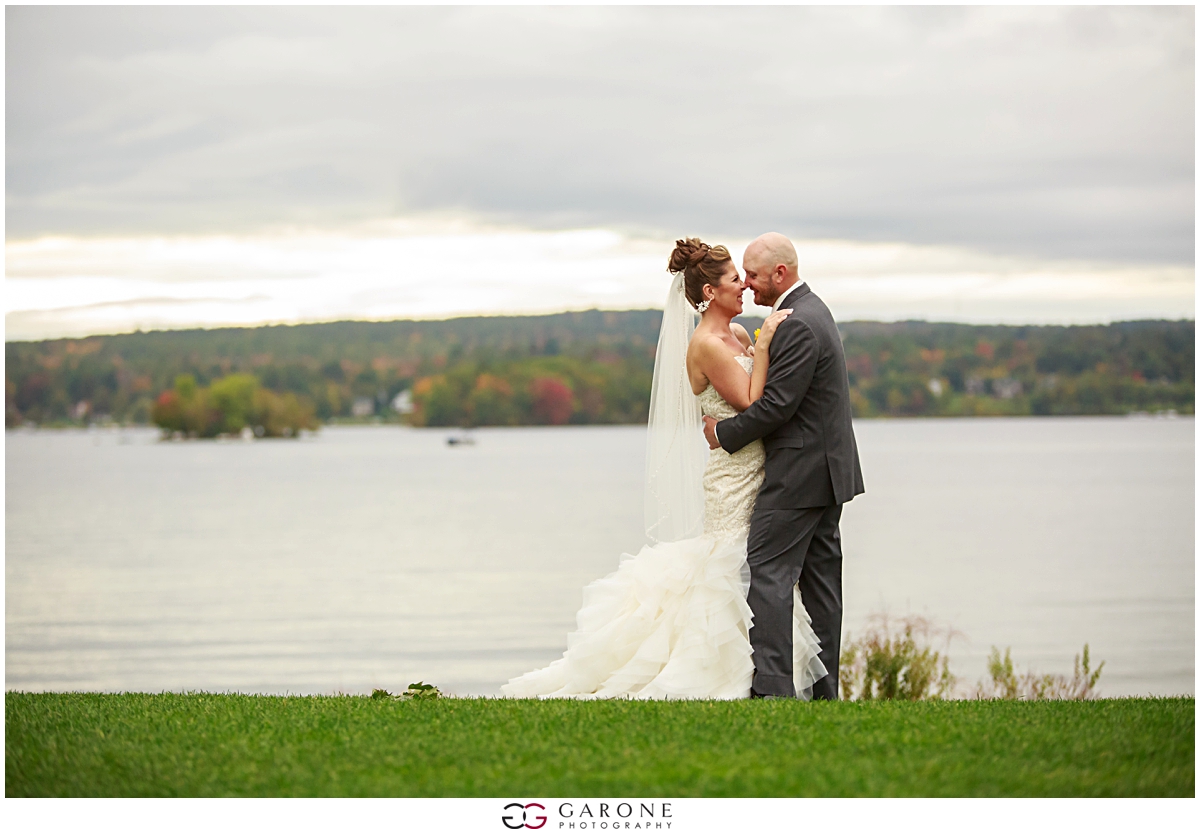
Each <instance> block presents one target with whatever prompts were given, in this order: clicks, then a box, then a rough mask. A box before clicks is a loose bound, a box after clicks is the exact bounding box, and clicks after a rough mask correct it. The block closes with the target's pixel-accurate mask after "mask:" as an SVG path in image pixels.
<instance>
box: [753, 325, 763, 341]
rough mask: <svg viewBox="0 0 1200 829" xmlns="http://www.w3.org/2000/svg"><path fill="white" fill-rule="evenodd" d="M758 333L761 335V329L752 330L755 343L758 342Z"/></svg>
mask: <svg viewBox="0 0 1200 829" xmlns="http://www.w3.org/2000/svg"><path fill="white" fill-rule="evenodd" d="M760 333H762V329H761V328H755V329H754V341H755V342H758V335H759V334H760Z"/></svg>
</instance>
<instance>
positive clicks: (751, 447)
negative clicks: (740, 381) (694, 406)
mask: <svg viewBox="0 0 1200 829" xmlns="http://www.w3.org/2000/svg"><path fill="white" fill-rule="evenodd" d="M734 359H736V360H737V361H738V365H740V366H741V367H742V368H744V369H745V370H746V373H747V374H749V373H750V372H751V371H752V370H753V369H754V358H753V357H751V356H749V355H748V354H742V355H739V356H737V357H736V358H734ZM698 397H699V400H700V410H701V411H703V412H704V414H706V415H708V416H709V417H715V418H716V419H717V420H725V419H726V418H730V417H733V416H734V415H736V414H737V413H738V412H737V409H735V408H733V406H730V405H729V404H728V403H727V402H725V399H724V398H722V397H721V395H719V394H717V390H716V389H715V388H713V386H712V384H711V383H709V384H708V388H706V389H705V390H704V391H702V392H700V394H699V395H698ZM765 458H766V455H765V453H764V451H763V444H762V441H761V440H756V441H754V442H753V443H749V444H747V445H746V446H744V447H742V448H741V449H740V450H738V451H737V452H734V453H733V454H732V455H731V454H729V453H728V452H726V451H725V450H724V449H720V448H717V449H713V450H712V451H710V452H709V455H708V466H707V467H705V469H704V532H705V533H706V534H708V535H714V536H728V535H734V534H736V533H739V532H745V531H746V529H747V527H749V526H750V514H751V513H752V512H753V511H754V501H755V499H756V498H757V497H758V488H759V487H760V486H762V481H763V463H764V461H765Z"/></svg>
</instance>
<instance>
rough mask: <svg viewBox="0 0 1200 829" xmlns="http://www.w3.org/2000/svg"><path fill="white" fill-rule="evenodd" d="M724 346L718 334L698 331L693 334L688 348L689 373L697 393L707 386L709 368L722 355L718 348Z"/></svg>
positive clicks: (689, 378)
mask: <svg viewBox="0 0 1200 829" xmlns="http://www.w3.org/2000/svg"><path fill="white" fill-rule="evenodd" d="M723 348H725V345H724V344H723V343H722V342H721V338H720V337H718V336H717V335H716V334H712V333H709V332H705V331H697V332H696V333H695V334H693V335H692V341H691V342H689V343H688V350H687V373H688V380H689V381H690V382H691V384H692V391H693V392H694V393H695V394H700V392H702V391H704V389H705V388H707V386H708V372H707V370H708V369H709V368H710V367H711V366H712V365H713V363H714V361H715V360H716V359H719V357H720V355H719V353H718V351H717V349H723Z"/></svg>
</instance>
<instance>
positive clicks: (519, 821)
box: [500, 803, 546, 829]
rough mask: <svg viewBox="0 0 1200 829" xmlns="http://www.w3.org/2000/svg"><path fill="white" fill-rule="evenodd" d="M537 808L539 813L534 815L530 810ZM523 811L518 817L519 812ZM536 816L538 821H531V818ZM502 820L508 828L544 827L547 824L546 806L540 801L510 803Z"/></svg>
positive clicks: (533, 828) (540, 828) (530, 828)
mask: <svg viewBox="0 0 1200 829" xmlns="http://www.w3.org/2000/svg"><path fill="white" fill-rule="evenodd" d="M531 809H537V810H538V812H539V814H536V815H533V814H530V813H529V810H531ZM518 811H519V812H520V813H521V816H520V817H517V812H518ZM531 817H536V818H537V822H536V823H530V822H529V818H531ZM500 822H501V823H503V824H504V825H505V826H507V827H508V829H542V827H543V826H545V825H546V807H545V806H543V805H542V804H540V803H526V804H525V805H521V804H520V803H509V804H508V805H507V806H505V807H504V814H503V815H502V816H501V817H500Z"/></svg>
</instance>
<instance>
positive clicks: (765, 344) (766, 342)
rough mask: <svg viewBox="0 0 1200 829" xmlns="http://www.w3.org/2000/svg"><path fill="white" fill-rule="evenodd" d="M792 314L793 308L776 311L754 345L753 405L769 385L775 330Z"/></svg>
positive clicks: (751, 390)
mask: <svg viewBox="0 0 1200 829" xmlns="http://www.w3.org/2000/svg"><path fill="white" fill-rule="evenodd" d="M791 313H792V309H791V308H785V309H784V310H782V311H776V312H775V313H773V314H771V316H769V317H767V318H766V320H765V321H764V322H763V324H762V328H761V329H760V330H759V333H758V342H756V343H755V344H754V346H755V348H754V371H753V372H752V373H751V374H750V402H751V403H753V402H754V401H755V400H757V399H758V398H760V397H762V395H763V388H764V387H765V386H766V385H767V369H768V367H769V366H770V363H771V357H770V351H771V340H772V338H773V337H774V336H775V329H776V328H778V327H779V323H781V322H783V321H784V320H785V319H787V318H788V315H789V314H791ZM743 411H744V410H743Z"/></svg>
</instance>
